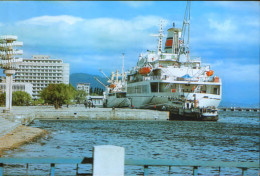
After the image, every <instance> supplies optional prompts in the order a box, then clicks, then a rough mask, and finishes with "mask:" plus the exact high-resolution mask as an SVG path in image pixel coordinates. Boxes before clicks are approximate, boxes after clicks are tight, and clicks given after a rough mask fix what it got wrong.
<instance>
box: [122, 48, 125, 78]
mask: <svg viewBox="0 0 260 176" xmlns="http://www.w3.org/2000/svg"><path fill="white" fill-rule="evenodd" d="M122 56H123V58H122V83H124V82H125V66H124V56H125V53H122Z"/></svg>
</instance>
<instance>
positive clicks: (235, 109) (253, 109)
mask: <svg viewBox="0 0 260 176" xmlns="http://www.w3.org/2000/svg"><path fill="white" fill-rule="evenodd" d="M219 110H222V111H248V112H249V111H252V112H260V109H259V108H241V107H221V108H219Z"/></svg>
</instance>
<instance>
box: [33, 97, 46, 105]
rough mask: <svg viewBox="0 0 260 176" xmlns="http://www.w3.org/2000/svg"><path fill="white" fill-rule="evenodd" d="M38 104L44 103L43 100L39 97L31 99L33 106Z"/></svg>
mask: <svg viewBox="0 0 260 176" xmlns="http://www.w3.org/2000/svg"><path fill="white" fill-rule="evenodd" d="M39 104H44V100H43V99H41V98H39V99H35V100H33V101H32V105H33V106H37V105H39Z"/></svg>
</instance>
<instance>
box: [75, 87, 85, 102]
mask: <svg viewBox="0 0 260 176" xmlns="http://www.w3.org/2000/svg"><path fill="white" fill-rule="evenodd" d="M87 95H88V94H87V92H86V91H84V90H77V91H76V94H75V100H76V102H77V103H82V102H83V101H84V100H86V96H87Z"/></svg>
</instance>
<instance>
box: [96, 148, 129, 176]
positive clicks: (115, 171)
mask: <svg viewBox="0 0 260 176" xmlns="http://www.w3.org/2000/svg"><path fill="white" fill-rule="evenodd" d="M124 166H125V149H124V148H123V147H118V146H113V145H100V146H94V148H93V165H92V167H93V176H123V175H124Z"/></svg>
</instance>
